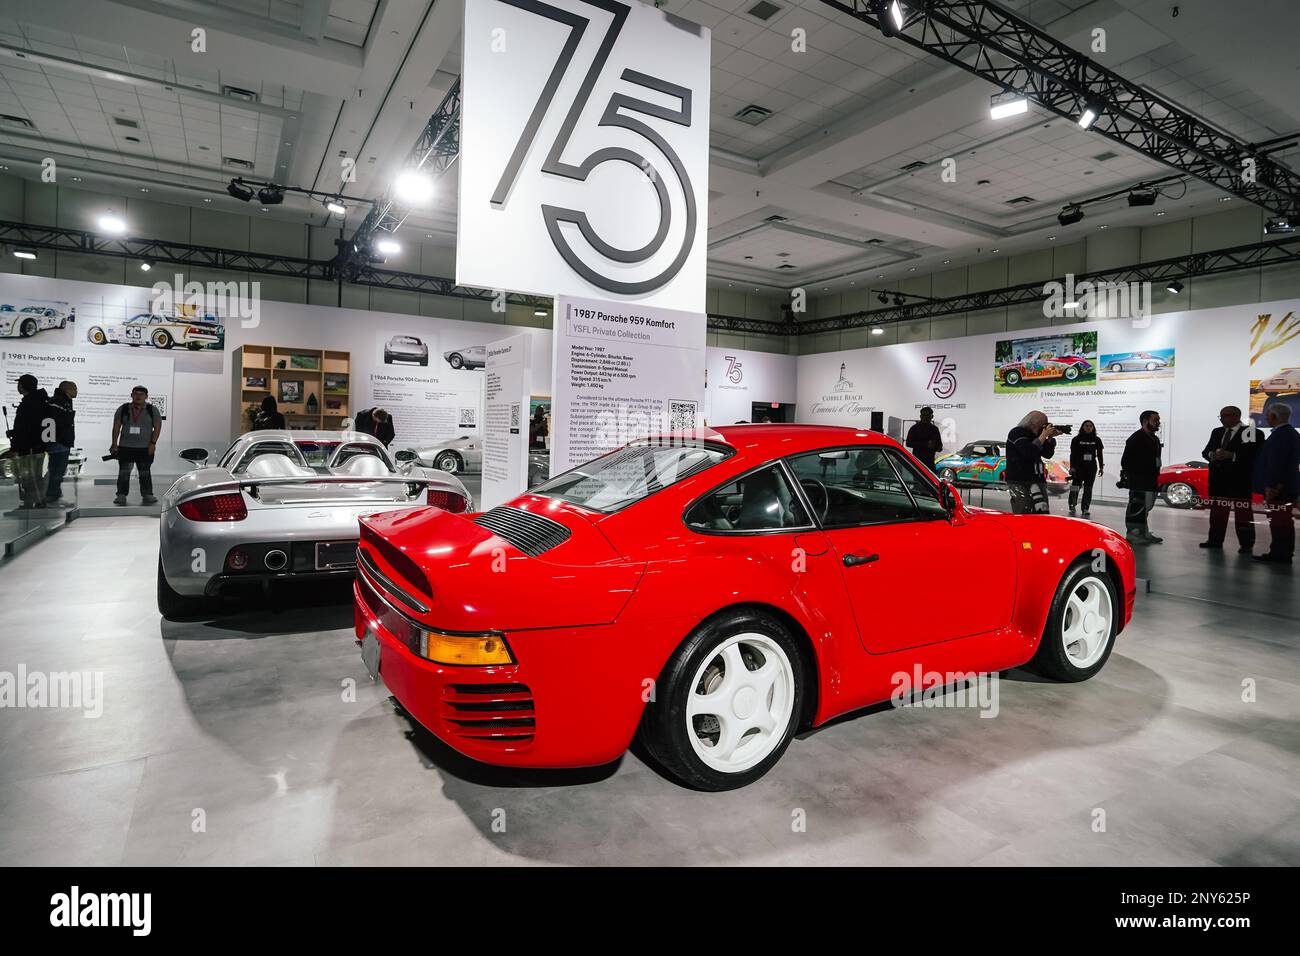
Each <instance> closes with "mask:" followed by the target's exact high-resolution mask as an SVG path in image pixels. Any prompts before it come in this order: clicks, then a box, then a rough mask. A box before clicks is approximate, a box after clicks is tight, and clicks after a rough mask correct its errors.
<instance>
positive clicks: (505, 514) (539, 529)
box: [474, 505, 571, 558]
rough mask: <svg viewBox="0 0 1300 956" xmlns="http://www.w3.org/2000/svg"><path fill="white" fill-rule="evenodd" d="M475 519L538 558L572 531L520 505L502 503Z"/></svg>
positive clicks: (521, 549)
mask: <svg viewBox="0 0 1300 956" xmlns="http://www.w3.org/2000/svg"><path fill="white" fill-rule="evenodd" d="M474 523H475V524H476V525H478V526H479V527H481V528H487V529H488V530H489V531H491V532H492V533H493V534H495V535H497V536H498V537H501V538H505V540H507V541H509V542H510V543H511V544H513V545H514V546H515V547H516V548H518V549H519V550H520V551H522V552H523V553H524V554H526V555H528V556H529V557H530V558H535V557H537V556H538V555H540V554H545V553H546V552H547V551H550V550H551V549H552V548H556V547H559V546H560V545H562V544H564V542H566V541H568V540H569V535H570V534H571V532H570V531H569V529H568V528H566V527H565V526H564V525H562V524H560V523H559V522H558V521H552V520H551V519H550V518H543V517H542V516H541V515H535V514H533V513H532V512H530V511H524V510H523V509H521V508H509V507H506V506H504V505H503V506H501V507H499V508H493V509H492V510H491V511H485V512H483V513H482V514H481V515H479V516H478V517H477V518H475V519H474Z"/></svg>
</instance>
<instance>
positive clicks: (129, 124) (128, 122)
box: [113, 116, 140, 129]
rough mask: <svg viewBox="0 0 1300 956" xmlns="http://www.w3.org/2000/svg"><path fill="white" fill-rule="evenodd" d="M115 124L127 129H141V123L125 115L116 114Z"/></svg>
mask: <svg viewBox="0 0 1300 956" xmlns="http://www.w3.org/2000/svg"><path fill="white" fill-rule="evenodd" d="M113 125H115V126H125V127H126V128H127V129H139V128H140V124H139V123H137V122H136V121H135V120H133V119H127V118H126V117H125V116H114V117H113Z"/></svg>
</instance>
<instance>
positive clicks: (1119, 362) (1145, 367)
mask: <svg viewBox="0 0 1300 956" xmlns="http://www.w3.org/2000/svg"><path fill="white" fill-rule="evenodd" d="M1107 361H1108V364H1107V366H1106V368H1107V370H1109V371H1111V372H1155V371H1158V370H1159V369H1162V368H1168V367H1169V363H1168V362H1167V361H1166V360H1164V359H1162V358H1161V357H1160V356H1159V355H1148V354H1147V353H1146V352H1134V353H1133V354H1132V355H1125V356H1122V357H1121V356H1116V357H1115V358H1112V359H1108V360H1107Z"/></svg>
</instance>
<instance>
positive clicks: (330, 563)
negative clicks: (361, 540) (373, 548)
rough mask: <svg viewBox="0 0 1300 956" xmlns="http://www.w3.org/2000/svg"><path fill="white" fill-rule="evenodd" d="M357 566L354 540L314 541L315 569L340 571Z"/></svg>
mask: <svg viewBox="0 0 1300 956" xmlns="http://www.w3.org/2000/svg"><path fill="white" fill-rule="evenodd" d="M356 566H357V543H356V541H355V540H354V541H318V542H316V570H317V571H342V570H345V569H349V570H350V569H352V568H355V567H356Z"/></svg>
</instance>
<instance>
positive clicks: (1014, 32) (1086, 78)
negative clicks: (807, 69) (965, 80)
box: [822, 0, 1300, 217]
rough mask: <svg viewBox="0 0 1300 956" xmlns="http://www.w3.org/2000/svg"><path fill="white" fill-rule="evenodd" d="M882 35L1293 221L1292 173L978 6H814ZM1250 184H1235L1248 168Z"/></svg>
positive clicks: (1299, 210) (929, 0)
mask: <svg viewBox="0 0 1300 956" xmlns="http://www.w3.org/2000/svg"><path fill="white" fill-rule="evenodd" d="M822 2H823V3H825V4H827V5H828V6H831V7H834V8H835V9H836V10H839V11H840V12H842V13H845V14H847V15H848V16H851V17H854V18H855V19H858V20H861V21H863V22H864V23H868V24H870V25H871V26H873V27H875V28H876V29H879V30H880V31H881V32H882V33H884V34H885V35H886V36H890V37H897V38H898V39H899V40H901V41H903V42H905V43H907V44H909V45H910V46H913V47H916V48H917V49H919V50H923V51H925V52H926V53H929V54H931V55H933V56H937V57H939V58H940V59H942V60H945V61H947V62H948V63H951V64H953V65H954V66H958V67H961V68H962V69H963V70H966V71H967V72H968V73H972V74H974V75H976V76H978V77H981V78H983V79H986V80H988V81H989V82H991V83H994V84H996V85H997V86H998V87H1000V88H1001V89H1002V90H1008V91H1015V92H1017V93H1020V94H1022V95H1024V96H1025V97H1027V98H1028V99H1030V100H1032V101H1033V102H1035V103H1037V104H1038V105H1039V106H1041V107H1043V108H1044V109H1046V110H1049V111H1050V112H1052V113H1055V114H1056V115H1057V116H1061V117H1064V118H1065V119H1068V120H1071V121H1077V120H1078V119H1079V117H1080V116H1081V115H1082V113H1083V111H1084V110H1085V109H1089V108H1091V109H1093V110H1094V112H1095V113H1096V114H1097V116H1096V119H1095V120H1094V121H1093V123H1092V125H1091V126H1090V127H1089V128H1088V129H1089V132H1095V133H1098V134H1099V135H1101V136H1104V137H1106V138H1107V139H1110V140H1113V141H1115V142H1117V143H1120V144H1121V145H1123V146H1126V147H1128V148H1130V149H1134V150H1136V151H1138V152H1139V153H1142V154H1143V155H1145V156H1147V157H1148V158H1150V159H1153V160H1156V161H1158V162H1161V163H1164V164H1166V165H1168V166H1172V167H1173V168H1174V169H1177V170H1180V171H1181V172H1184V173H1187V174H1188V175H1190V176H1194V177H1196V178H1197V179H1200V180H1203V181H1204V182H1207V183H1209V184H1211V185H1212V186H1216V187H1218V188H1219V189H1222V190H1224V191H1225V192H1229V193H1231V194H1233V195H1235V196H1240V197H1241V198H1242V199H1245V200H1247V201H1249V202H1252V203H1255V204H1256V205H1259V206H1262V207H1263V208H1265V209H1268V210H1270V211H1272V212H1274V213H1275V214H1277V215H1279V216H1281V217H1296V216H1300V174H1297V173H1296V172H1294V171H1293V170H1291V169H1289V168H1288V167H1286V166H1283V165H1281V164H1280V163H1278V162H1276V161H1274V160H1273V159H1272V158H1270V156H1269V155H1268V152H1269V151H1268V150H1267V149H1265V148H1262V147H1261V145H1259V144H1252V143H1246V142H1243V141H1241V140H1239V139H1236V138H1235V137H1233V136H1231V135H1229V134H1227V133H1225V132H1223V131H1221V130H1219V129H1216V128H1215V127H1213V126H1211V125H1210V124H1208V123H1206V122H1205V121H1204V120H1202V119H1200V118H1199V117H1197V116H1194V115H1193V114H1191V113H1189V112H1187V111H1186V110H1184V109H1182V108H1181V107H1180V106H1178V105H1177V104H1175V103H1174V102H1173V101H1171V100H1168V99H1165V98H1164V97H1162V96H1159V95H1157V94H1155V93H1153V92H1151V91H1150V90H1148V89H1145V88H1144V87H1142V86H1140V85H1138V84H1136V83H1133V82H1131V81H1129V80H1126V79H1125V78H1124V77H1122V76H1120V75H1119V74H1118V73H1115V72H1114V71H1113V70H1110V69H1108V68H1106V67H1104V66H1102V65H1101V64H1099V63H1096V62H1094V61H1093V60H1091V59H1089V58H1088V57H1086V56H1084V55H1083V54H1082V53H1079V52H1078V51H1076V50H1074V49H1072V48H1071V47H1068V46H1066V45H1064V44H1063V43H1061V42H1059V41H1057V40H1056V39H1054V38H1053V37H1051V36H1050V35H1048V34H1047V33H1045V32H1044V31H1042V30H1040V29H1039V28H1037V27H1035V26H1034V25H1033V24H1030V23H1028V22H1026V21H1025V20H1022V19H1021V18H1020V17H1018V16H1016V15H1015V14H1013V13H1011V12H1009V11H1007V10H1004V9H1002V8H1001V7H999V6H998V5H997V4H995V3H991V2H988V0H899V3H898V7H899V9H900V10H901V12H902V15H903V23H902V26H901V27H899V26H897V25H896V24H895V23H894V21H893V18H892V15H891V14H890V12H889V10H890V9H891V8H892V4H889V3H886V2H884V0H822ZM1247 161H1250V164H1253V167H1254V168H1253V175H1245V173H1246V172H1247V169H1248V165H1249V164H1248V162H1247Z"/></svg>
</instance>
